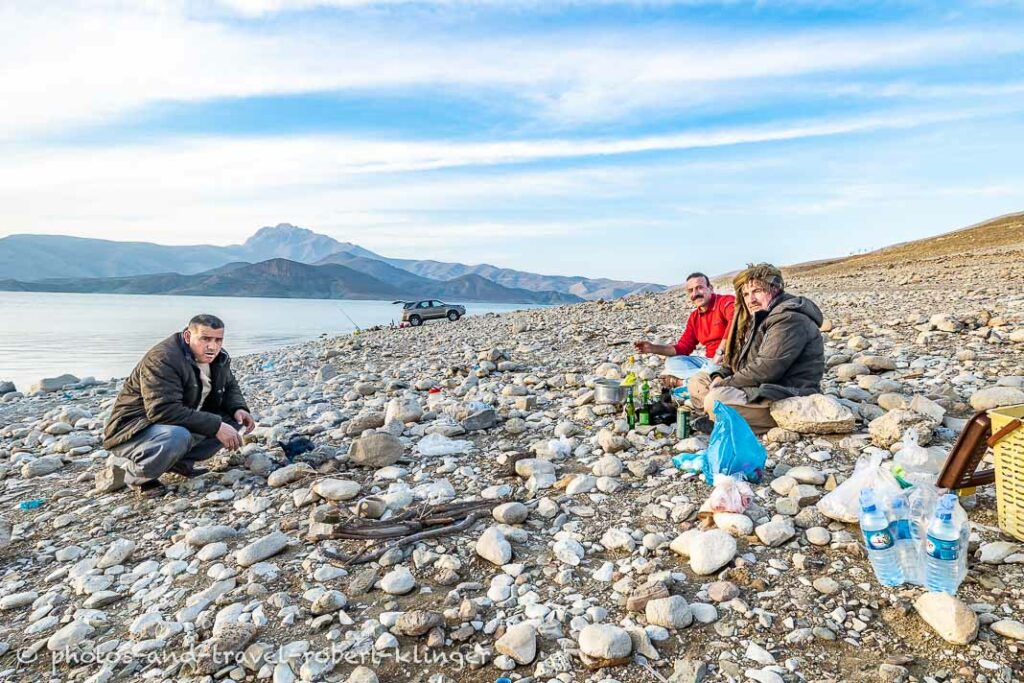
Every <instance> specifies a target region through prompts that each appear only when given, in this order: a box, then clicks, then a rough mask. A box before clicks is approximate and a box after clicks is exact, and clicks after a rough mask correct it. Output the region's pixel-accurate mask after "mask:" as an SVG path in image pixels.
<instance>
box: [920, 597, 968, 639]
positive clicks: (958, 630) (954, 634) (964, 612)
mask: <svg viewBox="0 0 1024 683" xmlns="http://www.w3.org/2000/svg"><path fill="white" fill-rule="evenodd" d="M914 609H916V610H917V613H918V614H919V615H920V616H921V618H922V619H923V620H924V622H925V623H926V624H928V625H929V626H930V627H931V628H932V630H934V631H935V632H936V633H938V634H939V636H940V637H941V638H942V639H943V640H945V641H946V642H948V643H953V644H954V645H967V644H968V643H971V642H973V641H974V639H975V638H977V637H978V615H977V614H975V613H974V611H973V610H972V609H971V608H970V607H968V606H967V605H965V604H964V603H963V601H962V600H959V599H958V598H956V597H954V596H952V595H949V594H947V593H937V592H931V593H923V594H922V595H920V596H919V597H918V598H917V600H916V601H915V602H914Z"/></svg>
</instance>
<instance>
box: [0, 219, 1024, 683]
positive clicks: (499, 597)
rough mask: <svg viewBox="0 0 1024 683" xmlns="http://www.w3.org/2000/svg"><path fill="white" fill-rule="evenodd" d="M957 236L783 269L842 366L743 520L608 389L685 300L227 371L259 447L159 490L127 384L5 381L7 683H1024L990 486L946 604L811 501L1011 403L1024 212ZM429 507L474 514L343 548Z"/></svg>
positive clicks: (446, 330)
mask: <svg viewBox="0 0 1024 683" xmlns="http://www.w3.org/2000/svg"><path fill="white" fill-rule="evenodd" d="M954 235H959V236H954V237H948V238H935V239H932V240H926V241H922V242H918V243H910V244H908V245H900V246H897V247H893V248H890V249H888V250H883V251H880V252H875V253H872V254H867V255H863V256H858V257H852V258H850V259H843V260H838V261H834V262H826V263H820V264H814V265H808V266H803V267H798V268H793V269H789V270H788V271H787V290H788V291H791V292H793V293H796V294H801V295H805V296H809V297H810V298H812V299H813V300H814V301H816V302H817V303H818V305H819V306H820V308H821V309H822V311H823V312H824V313H825V315H826V318H827V320H826V322H825V323H824V325H823V326H822V333H823V335H824V336H825V343H826V357H827V366H828V370H827V371H826V376H825V380H824V382H823V386H822V389H823V395H822V396H819V397H814V398H809V399H799V400H795V401H793V402H786V405H785V406H780V407H779V410H778V411H776V413H777V414H776V415H775V417H776V420H777V421H778V422H779V425H780V426H779V428H777V429H774V430H772V431H771V432H769V433H768V434H767V435H766V436H765V437H764V438H763V441H764V443H765V446H766V448H767V451H768V462H767V467H766V472H765V475H764V477H763V479H762V480H761V481H760V482H759V483H757V484H754V485H753V491H754V497H753V501H752V503H751V505H750V506H749V507H748V508H747V510H746V512H745V514H732V513H717V514H707V513H706V512H702V511H701V509H702V506H703V505H704V504H705V502H706V501H707V498H708V495H709V493H710V491H711V489H710V487H709V486H708V485H707V484H706V483H704V482H703V481H702V480H701V479H700V478H699V477H696V476H694V475H691V474H685V473H683V472H681V471H679V470H677V469H676V468H675V467H674V466H673V465H672V463H671V458H672V456H674V455H676V454H677V453H680V452H695V451H699V450H701V449H702V448H704V447H705V445H706V437H702V436H695V437H691V438H688V439H685V440H681V441H680V440H678V439H677V438H676V436H675V433H674V431H673V430H672V428H671V427H665V426H657V427H651V426H642V427H637V428H635V429H634V430H628V429H627V426H626V423H625V420H624V419H622V415H621V411H619V410H617V409H616V408H615V407H613V406H609V405H600V404H596V403H595V401H594V390H593V386H594V381H595V380H597V379H599V378H601V377H607V378H616V377H622V376H623V375H624V374H625V373H626V372H628V371H630V370H635V371H637V373H638V374H639V375H640V376H641V377H645V378H649V379H651V380H652V382H653V381H654V380H655V378H656V376H657V374H658V370H659V368H660V365H661V360H660V359H658V358H655V357H644V356H638V357H637V358H636V364H635V366H634V367H630V366H628V360H629V357H630V356H631V355H632V354H633V350H632V346H631V342H632V341H633V340H635V339H639V338H648V339H658V340H660V341H662V342H668V341H674V339H675V338H676V337H677V336H678V335H679V332H680V330H681V326H682V324H683V322H684V321H685V318H686V315H687V312H688V305H687V302H686V301H685V299H684V297H683V296H682V292H679V291H669V292H663V293H656V294H655V293H652V294H639V295H634V296H630V297H627V298H625V299H618V300H613V301H596V302H586V303H580V304H574V305H569V306H562V307H558V308H550V309H541V310H531V311H523V312H518V313H512V314H503V315H495V314H487V315H481V316H473V317H469V318H465V319H463V320H460V321H458V322H457V323H453V324H449V323H441V324H430V325H426V326H424V327H421V328H411V329H382V330H376V331H368V332H365V333H363V334H359V335H351V336H343V337H335V338H330V339H321V340H318V341H314V342H310V343H307V344H303V345H299V346H293V347H288V348H284V349H281V350H278V351H273V352H265V353H260V354H256V355H251V356H243V357H235V358H233V360H232V365H233V367H234V369H235V373H236V375H237V376H238V377H239V380H240V382H241V384H242V387H243V390H244V392H245V394H246V396H247V398H248V400H249V403H250V406H251V407H252V408H253V410H254V413H255V415H256V417H257V419H258V421H259V427H258V428H257V430H256V431H255V432H254V433H253V434H251V435H248V437H247V443H246V445H245V446H244V448H243V449H242V450H241V451H240V452H236V453H222V454H220V455H218V456H216V458H215V459H214V460H213V461H211V465H212V471H211V472H210V473H209V474H207V475H205V476H203V477H200V478H198V479H192V480H183V479H177V480H175V479H174V477H173V476H168V477H166V480H167V481H168V483H169V484H173V485H174V490H173V492H172V493H171V494H170V495H168V496H166V497H164V498H158V499H147V498H141V497H138V496H136V495H134V494H133V493H130V492H128V491H127V490H124V489H122V490H114V491H110V490H108V489H109V488H110V487H108V486H107V483H108V482H106V481H105V478H104V477H103V473H104V470H105V463H106V458H107V453H106V452H105V451H103V450H102V448H101V446H100V440H101V434H102V428H103V424H104V420H105V417H106V416H107V414H108V412H109V409H110V406H111V404H112V402H113V399H114V397H115V395H116V392H117V390H118V386H117V384H116V383H96V384H93V383H92V382H85V383H82V382H79V381H78V380H77V378H74V377H70V378H65V379H64V380H62V381H52V382H50V383H49V384H48V385H45V386H42V387H40V390H39V391H37V392H35V393H26V394H25V395H23V394H21V393H19V392H15V391H12V390H10V389H13V387H6V388H5V387H3V386H2V384H0V392H3V395H2V396H0V680H11V681H56V680H61V681H87V682H88V683H107V682H108V681H134V680H149V681H213V680H232V681H253V680H267V681H273V682H274V683H288V682H290V681H297V680H301V681H347V682H350V683H371V682H373V681H381V682H392V681H393V682H399V681H401V682H403V683H404V682H406V681H409V682H413V681H418V682H422V683H428V682H429V683H443V682H458V683H489V682H491V681H494V680H495V679H497V678H498V677H499V676H508V677H510V678H511V679H512V680H513V681H523V682H524V683H529V682H531V681H536V682H537V683H550V682H554V681H561V682H564V683H569V682H570V681H592V682H595V683H596V682H601V681H603V682H608V683H610V682H612V681H621V682H622V683H639V682H655V681H657V682H660V683H664V682H665V681H669V682H670V683H696V682H698V681H748V680H749V681H758V682H760V683H780V682H785V683H796V682H797V681H887V682H890V683H896V682H902V681H927V682H929V683H932V682H936V683H945V682H949V683H968V682H972V681H976V682H978V683H986V682H990V681H991V682H996V681H999V682H1009V681H1015V680H1022V679H1024V654H1022V651H1024V543H1021V542H1018V541H1016V540H1014V539H1013V538H1012V537H1010V536H1008V535H1006V534H1004V533H1001V532H1000V530H999V528H998V526H997V521H996V508H995V490H994V487H992V486H987V487H982V488H979V489H978V490H977V493H976V494H975V495H974V496H973V497H971V498H968V499H965V501H964V503H965V507H967V508H968V514H969V519H970V522H971V525H972V528H971V540H970V559H969V573H968V575H967V578H966V580H965V581H964V583H963V585H962V586H961V588H960V590H959V592H958V594H957V596H956V597H955V598H953V597H949V596H944V595H942V594H934V593H926V592H925V591H924V590H923V589H921V588H919V587H915V586H910V585H905V586H901V587H897V588H886V587H883V586H880V585H879V584H878V583H877V582H876V581H875V579H874V576H873V574H872V570H871V567H870V565H869V564H868V562H867V559H866V557H865V554H864V550H863V548H862V543H861V540H860V539H861V536H860V532H859V529H858V527H857V525H856V524H849V523H845V522H842V521H836V520H834V519H829V518H828V517H826V516H825V515H824V514H823V513H822V512H821V511H820V510H819V509H818V508H817V506H816V504H817V502H818V501H819V500H820V499H821V497H822V496H823V495H825V494H826V493H827V492H828V491H830V490H832V489H834V488H835V487H836V486H837V485H838V484H839V483H841V482H842V481H843V480H845V479H846V478H847V477H849V476H850V474H851V473H852V471H853V469H854V465H855V463H856V461H857V459H858V458H859V457H861V456H863V455H865V454H871V453H882V454H884V455H885V457H886V458H888V457H890V456H891V455H892V454H893V453H894V452H895V451H896V450H897V449H898V448H899V447H900V445H901V443H902V440H903V436H904V433H905V432H906V431H907V430H908V429H910V428H914V429H916V430H917V432H918V434H919V435H920V436H921V443H922V445H924V446H927V447H929V448H932V449H937V451H941V452H942V453H943V454H944V453H946V452H948V451H949V449H950V447H951V446H952V444H953V442H954V441H955V439H956V437H957V436H958V434H959V432H960V429H961V428H962V426H963V424H964V423H965V421H966V419H967V418H969V417H970V416H971V415H972V414H973V413H974V412H975V411H976V410H982V409H986V408H992V407H997V406H1002V405H1011V404H1019V403H1024V220H1022V219H1021V218H1020V217H1019V216H1017V217H1010V218H1008V219H1003V220H1001V221H995V222H993V223H991V224H987V225H983V226H980V227H978V228H974V229H973V230H969V231H966V232H965V233H956V234H954ZM738 265H742V264H738ZM724 287H726V283H719V291H722V290H723V288H724ZM726 291H727V290H726ZM197 303H198V302H197ZM228 325H229V328H230V321H228ZM156 341H158V340H154V342H156ZM225 346H226V348H228V349H230V348H231V343H230V329H229V332H228V338H227V343H226V345H225ZM69 370H73V368H69ZM0 379H3V378H2V377H0ZM655 384H656V383H655ZM299 435H302V436H306V437H308V438H309V439H310V440H311V442H312V445H313V446H314V448H313V450H311V451H308V452H306V453H302V454H300V455H298V456H297V457H296V458H295V459H294V462H288V460H287V459H286V457H285V454H284V453H283V451H282V449H281V448H279V447H277V446H276V445H275V444H276V443H277V442H279V441H282V440H287V439H289V438H292V437H295V436H299ZM33 500H38V501H41V503H40V504H39V505H38V507H34V508H31V507H30V508H29V509H21V508H20V507H19V505H18V504H19V503H23V502H27V501H33ZM462 503H467V504H470V503H472V504H473V505H470V506H469V507H467V508H466V509H467V510H470V509H471V510H472V512H469V513H466V514H464V516H462V517H458V515H456V514H455V513H454V512H452V509H453V508H452V506H455V508H454V509H459V510H461V509H462V508H460V507H458V506H457V505H456V504H462ZM428 506H439V507H436V508H433V510H435V511H440V512H439V513H438V514H439V515H440V517H444V516H445V514H450V515H451V516H452V517H453V519H454V521H455V526H456V527H457V528H455V529H450V530H448V531H447V533H442V534H437V535H429V534H423V535H421V537H420V538H418V539H415V538H414V539H413V541H414V542H410V543H405V544H400V543H397V542H396V541H399V540H401V539H402V538H407V537H408V536H404V537H403V536H396V537H394V538H393V539H391V546H390V547H382V546H384V544H385V543H386V542H387V541H386V540H385V541H381V540H376V541H374V540H370V541H368V540H362V539H360V538H355V537H353V538H337V537H332V536H337V532H338V529H339V528H342V527H346V526H352V525H354V526H355V527H358V526H359V522H364V523H365V522H368V521H372V520H374V519H382V520H383V521H385V522H386V521H387V520H389V519H391V520H396V521H408V520H409V519H414V520H415V519H416V518H417V517H418V516H420V515H421V512H422V511H423V510H426V509H431V508H429V507H428ZM444 506H449V507H448V508H445V507H444ZM409 511H416V515H414V516H410V514H409ZM460 514H461V513H460ZM456 517H458V519H455V518H456ZM341 522H345V523H346V524H342V523H341ZM410 526H412V525H410ZM422 528H423V530H428V529H430V528H432V527H430V526H429V525H425V526H423V527H422ZM417 533H419V532H417ZM378 549H379V550H383V552H379V553H376V552H373V551H375V550H378ZM365 550H368V552H369V554H370V556H372V559H370V561H361V560H365V559H368V557H367V556H364V557H362V558H359V557H357V556H358V555H359V554H360V553H362V552H363V551H365Z"/></svg>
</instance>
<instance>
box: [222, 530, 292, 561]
mask: <svg viewBox="0 0 1024 683" xmlns="http://www.w3.org/2000/svg"><path fill="white" fill-rule="evenodd" d="M290 540H291V539H290V538H289V537H288V536H287V535H286V534H283V533H281V532H280V531H275V532H273V533H270V534H267V535H266V536H263V537H262V538H259V539H257V540H255V541H253V542H252V543H250V544H249V545H247V546H245V547H244V548H242V549H241V550H239V551H238V552H237V553H235V562H236V563H238V565H239V566H241V567H250V566H252V565H254V564H256V563H257V562H262V561H263V560H265V559H267V558H269V557H273V556H274V555H277V554H278V553H279V552H281V551H283V550H284V549H285V548H287V547H288V543H289V541H290Z"/></svg>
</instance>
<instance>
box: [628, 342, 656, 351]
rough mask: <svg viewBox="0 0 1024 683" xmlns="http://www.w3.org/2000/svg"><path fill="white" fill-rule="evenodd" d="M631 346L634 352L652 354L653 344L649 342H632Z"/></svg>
mask: <svg viewBox="0 0 1024 683" xmlns="http://www.w3.org/2000/svg"><path fill="white" fill-rule="evenodd" d="M633 346H635V347H636V350H637V351H639V352H640V353H654V348H653V347H654V344H652V343H651V342H649V341H636V342H633Z"/></svg>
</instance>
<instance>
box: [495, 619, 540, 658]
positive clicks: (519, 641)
mask: <svg viewBox="0 0 1024 683" xmlns="http://www.w3.org/2000/svg"><path fill="white" fill-rule="evenodd" d="M494 649H495V650H497V651H498V652H500V653H501V654H503V655H506V656H508V657H511V658H512V659H513V660H514V661H515V662H516V664H529V663H530V662H532V661H533V660H534V658H535V657H536V656H537V629H535V628H534V627H533V625H532V624H529V623H526V622H523V623H519V624H515V625H514V626H510V627H509V628H508V630H506V631H505V635H503V636H502V637H501V638H498V640H497V641H496V642H495V643H494Z"/></svg>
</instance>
